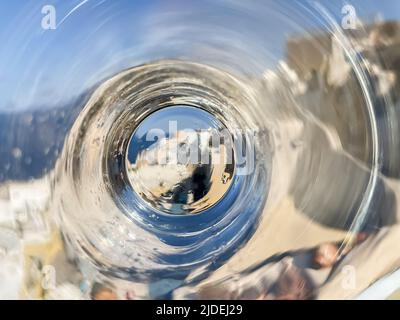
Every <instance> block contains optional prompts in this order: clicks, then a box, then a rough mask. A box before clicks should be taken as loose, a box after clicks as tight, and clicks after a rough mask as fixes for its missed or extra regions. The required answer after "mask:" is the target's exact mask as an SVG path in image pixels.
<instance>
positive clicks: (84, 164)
mask: <svg viewBox="0 0 400 320" xmlns="http://www.w3.org/2000/svg"><path fill="white" fill-rule="evenodd" d="M0 42H1V44H2V45H1V49H0V279H1V280H0V298H2V299H158V298H167V299H357V298H359V299H391V298H394V299H396V298H399V297H400V295H399V293H398V291H397V290H398V289H399V288H400V273H399V272H398V271H397V269H398V268H399V266H400V254H398V250H396V249H397V246H398V243H399V240H400V229H399V225H398V218H399V205H398V196H399V195H400V184H399V178H400V165H399V163H400V162H399V161H400V154H399V150H400V139H399V136H400V131H399V130H400V127H399V126H400V102H399V98H400V96H399V92H400V3H399V2H398V1H396V0H388V1H373V0H362V1H361V0H359V1H355V0H352V1H339V0H337V1H306V0H298V1H289V0H288V1H246V2H245V3H244V2H243V1H235V0H220V1H201V2H199V1H173V0H171V1H140V0H137V1H125V0H120V1H110V0H84V1H81V0H76V1H75V0H68V1H55V0H54V1H48V0H43V1H42V0H39V1H33V0H29V1H23V0H18V1H12V2H3V3H1V4H0ZM181 63H183V64H184V65H181ZM185 63H188V64H187V65H186V64H185ZM192 64H193V65H192ZM142 65H144V66H148V68H149V71H146V70H147V69H146V68H147V67H144V68H141V67H139V68H137V67H138V66H142ZM203 66H204V69H203ZM207 68H209V69H207ZM171 70H172V71H171ZM176 70H177V71H176ZM182 70H184V71H182ZM150 74H151V77H152V78H149V79H150V80H148V82H145V80H146V79H147V77H149V75H150ZM182 74H183V75H182ZM142 79H145V80H142ZM163 79H167V80H165V82H166V83H167V84H166V87H165V88H164V87H163V90H166V92H168V94H175V93H176V91H179V90H178V89H174V87H173V86H172V85H171V86H170V87H168V81H170V82H171V83H174V84H176V87H175V88H180V87H179V85H182V83H183V84H187V83H189V84H190V83H192V84H196V85H197V84H199V83H201V84H202V85H204V89H202V90H205V91H204V92H207V90H208V89H209V90H210V92H211V91H216V92H219V93H221V95H223V98H221V101H224V102H226V104H227V105H228V102H229V103H230V104H229V105H232V106H233V107H232V108H231V111H229V110H228V111H226V112H227V114H229V116H226V119H230V120H229V121H232V122H233V123H234V124H236V123H237V124H238V126H239V125H243V126H246V125H247V126H248V127H251V128H253V129H256V131H257V134H256V135H257V136H256V137H257V138H258V140H257V141H260V142H259V144H257V149H256V151H257V154H258V155H259V156H257V161H256V164H258V165H257V168H258V169H257V170H256V171H255V172H254V173H252V174H251V176H249V179H250V178H251V179H252V180H251V181H253V182H252V183H253V184H252V185H251V188H250V190H260V191H259V192H254V193H255V195H254V196H253V198H249V197H250V195H249V194H248V193H245V191H243V190H241V189H240V187H239V186H240V183H239V182H238V187H237V190H238V191H237V192H238V196H237V197H238V198H240V199H242V202H240V201H237V202H232V204H231V206H229V210H228V209H225V207H222V208H220V207H219V208H218V210H219V213H218V215H216V216H215V219H217V217H218V221H222V222H223V227H221V230H219V229H218V230H214V229H210V228H211V227H210V225H211V224H212V222H213V223H216V222H215V221H216V220H212V219H214V218H213V217H212V215H210V218H208V216H204V215H205V214H206V213H204V214H203V217H205V218H204V220H201V218H199V219H200V220H193V219H196V218H195V217H185V219H186V220H182V222H179V224H177V225H179V228H182V230H180V229H179V232H178V231H176V229H178V227H177V228H176V229H174V228H172V227H171V228H170V224H171V225H174V224H175V223H176V222H175V221H176V220H172V218H171V219H169V218H168V219H166V220H163V218H162V217H161V218H159V219H158V218H157V219H158V220H157V219H156V218H154V220H148V221H147V220H146V221H147V222H148V224H147V225H146V226H144V225H142V217H140V218H137V217H139V216H140V212H139V211H140V210H141V209H140V208H139V209H137V208H135V209H132V208H131V207H128V205H126V206H125V204H124V205H121V204H120V202H119V201H120V200H121V199H122V200H121V201H122V202H123V200H124V199H128V198H129V196H127V195H126V192H128V191H129V190H128V189H129V188H128V189H126V188H120V189H118V190H117V189H115V190H117V191H115V190H114V189H113V190H114V191H113V192H111V191H109V190H108V189H107V188H105V187H104V185H105V184H106V183H105V182H104V181H102V179H103V178H102V177H103V176H104V175H106V176H107V175H108V174H109V173H108V172H101V171H99V170H103V167H101V164H100V161H103V159H105V158H107V157H108V154H107V150H111V151H115V150H114V149H112V147H107V148H108V149H107V148H106V147H104V148H102V145H103V144H104V145H107V144H106V143H105V142H104V141H106V142H107V141H110V145H112V141H111V140H110V139H113V138H115V140H117V138H119V136H117V135H118V132H119V131H118V130H117V129H118V128H115V130H116V131H115V133H114V131H112V130H114V129H113V128H114V127H115V126H114V125H112V124H109V125H108V124H107V121H109V122H114V121H113V120H115V123H117V124H118V123H119V122H118V121H119V119H123V117H126V119H128V118H129V114H128V113H127V112H125V111H124V110H122V109H121V110H120V109H119V108H117V107H115V105H112V103H111V102H115V101H117V100H118V101H120V102H121V101H122V102H126V103H127V105H129V106H131V107H129V108H128V109H129V110H134V109H135V103H138V102H137V101H140V98H143V97H142V96H140V94H142V95H144V94H145V91H141V90H142V89H141V88H142V87H141V86H144V87H145V88H146V87H149V88H151V87H152V85H153V84H157V85H158V84H159V82H160V83H161V81H164V80H163ZM141 81H143V84H142V83H141ZM162 84H163V85H164V82H162ZM153 87H154V88H156V85H153ZM124 90H125V91H124ZM168 90H170V91H168ZM159 92H161V91H159ZM154 94H155V95H156V94H157V90H155V93H154ZM136 95H137V98H136ZM133 96H134V97H135V99H133V98H132V97H133ZM205 96H206V95H205ZM202 97H203V96H202ZM206 97H207V96H206ZM144 98H146V97H144ZM185 98H186V99H188V97H185ZM155 99H156V98H155ZM182 99H183V98H182ZM205 100H206V99H205ZM135 101H136V102H135ZM160 101H161V100H160ZM183 101H185V100H183ZM187 101H192V100H189V99H188V100H187ZM168 103H170V104H173V99H172V98H171V100H170V101H169V102H168ZM168 103H167V104H168ZM131 108H132V109H131ZM128 109H127V110H128ZM221 110H224V107H221ZM232 110H234V111H232ZM124 112H125V113H124ZM129 112H130V111H129ZM132 112H133V111H132ZM221 112H222V111H221ZM224 112H225V111H224ZM238 114H243V115H244V119H245V120H243V121H242V122H241V121H239V120H237V119H238V118H235V117H238ZM108 117H109V118H108ZM113 117H114V118H113ZM107 119H108V120H107ZM110 119H112V120H110ZM130 119H132V118H130ZM236 120H237V121H236ZM96 121H97V122H96ZM121 121H122V120H121ZM229 121H228V122H229ZM100 122H102V123H103V122H104V123H105V124H104V125H103V124H99V123H100ZM244 123H247V124H244ZM95 124H96V125H95ZM121 126H122V125H121ZM232 126H233V124H232ZM228 127H229V126H228ZM107 128H108V129H107ZM129 128H130V129H127V130H131V132H130V133H132V132H133V128H131V127H129ZM93 137H103V138H104V140H101V139H100V138H99V139H100V140H99V141H100V143H99V146H98V147H91V143H92V142H93V141H94V140H95V138H93ZM88 139H92V140H90V141H89V140H88ZM125 140H126V139H125ZM107 146H108V145H107ZM110 148H111V149H110ZM124 152H125V151H123V152H122V156H125V154H124ZM110 153H112V152H110ZM261 155H262V156H261ZM122 156H121V157H122ZM79 159H80V160H79ZM107 159H108V158H107ZM104 161H105V160H104ZM101 163H103V162H101ZM95 165H98V166H97V167H96V169H95V167H94V166H95ZM264 167H265V168H264ZM76 168H78V169H76ZM99 168H102V169H99ZM92 169H93V170H92ZM96 170H97V171H96ZM85 175H87V176H88V177H87V178H86V180H85V177H84V176H85ZM92 175H98V176H96V177H92ZM89 179H92V180H89ZM107 181H108V180H107ZM110 181H111V184H112V181H114V180H112V179H110ZM249 181H250V180H249ZM249 183H250V182H249ZM110 188H111V187H110ZM111 189H112V188H111ZM127 190H128V191H127ZM98 198H99V199H100V198H101V199H100V200H99V199H98ZM227 199H228V200H229V198H227ZM249 199H250V200H249ZM228 200H226V201H228ZM124 201H125V200H124ZM232 201H233V200H232ZM246 201H247V203H250V205H249V207H250V208H251V209H248V210H245V209H243V208H242V207H241V206H242V205H243V204H244V203H245V202H246ZM124 203H125V202H124ZM231 208H232V209H231ZM235 208H236V209H235ZM128 211H129V212H128ZM210 214H211V213H210ZM136 215H137V216H136ZM241 216H242V217H246V218H240V217H241ZM126 217H128V218H126ZM149 219H150V218H149ZM190 219H192V220H190ZM207 219H208V220H207ZM244 220H246V221H244ZM193 221H197V222H193ZM147 222H146V223H147ZM197 223H199V224H200V225H201V226H204V228H203V229H190V228H194V227H193V225H196V224H197ZM207 223H210V225H207ZM185 226H187V228H189V229H190V232H189V231H188V230H189V229H187V233H185ZM165 230H167V231H165ZM171 230H174V231H171ZM222 230H224V233H221V234H222V235H221V236H219V234H220V233H219V232H222ZM233 230H235V231H233ZM238 230H240V231H238ZM225 231H226V232H225ZM229 231H230V232H229ZM165 232H166V233H167V234H165ZM168 232H174V233H173V234H172V233H171V234H169V233H168ZM204 232H209V240H208V242H207V243H206V241H205V240H204V238H205V236H203V237H201V236H200V235H201V234H202V233H204ZM236 232H237V233H238V234H240V239H239V238H237V239H236V238H235V236H234V233H236ZM193 234H196V235H199V237H198V238H195V237H194V236H193ZM127 235H129V237H130V235H132V236H131V238H129V239H128V238H127V237H128V236H127ZM192 236H193V239H192V238H191V237H192ZM146 243H149V244H148V246H147V244H146ZM150 245H151V246H152V247H150ZM195 249H196V250H197V251H196V250H195ZM193 252H196V253H193ZM210 252H212V253H210ZM143 270H146V272H145V271H143Z"/></svg>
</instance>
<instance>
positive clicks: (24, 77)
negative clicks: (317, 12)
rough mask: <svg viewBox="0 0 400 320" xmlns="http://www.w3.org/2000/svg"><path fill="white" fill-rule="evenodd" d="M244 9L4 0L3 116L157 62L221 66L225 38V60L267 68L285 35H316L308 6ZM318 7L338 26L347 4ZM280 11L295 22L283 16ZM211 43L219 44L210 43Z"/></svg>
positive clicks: (390, 10)
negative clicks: (302, 10)
mask: <svg viewBox="0 0 400 320" xmlns="http://www.w3.org/2000/svg"><path fill="white" fill-rule="evenodd" d="M243 3H244V2H243V1H238V0H221V1H202V2H200V1H161V0H159V1H144V0H143V1H129V0H61V1H56V0H14V1H2V2H1V4H0V43H2V46H1V48H0V111H4V110H7V111H14V110H21V109H27V108H34V107H39V108H40V107H57V106H58V105H63V104H65V103H66V102H67V101H68V100H69V99H71V98H73V97H74V96H77V95H79V94H80V93H82V92H84V91H85V90H87V89H88V88H91V87H92V86H93V85H94V84H96V83H98V82H99V81H101V80H102V79H105V78H107V77H110V76H111V75H113V74H115V73H116V72H117V71H119V70H121V69H123V68H128V67H130V66H134V65H137V64H140V63H144V62H146V61H150V60H154V59H159V58H176V57H178V58H187V59H188V58H190V59H193V60H198V61H202V59H203V58H204V59H205V62H211V63H215V64H219V63H223V61H224V58H225V57H224V54H223V51H224V45H225V44H224V37H225V35H227V36H232V37H234V38H235V41H236V42H235V43H234V44H233V45H232V48H228V47H226V52H227V55H228V53H229V52H232V50H238V52H239V51H240V52H242V53H243V54H248V53H250V56H251V58H252V59H254V60H255V61H259V62H260V63H261V64H260V63H259V66H260V68H261V67H272V66H273V65H274V63H275V62H276V59H278V58H279V57H280V56H281V55H282V54H283V53H284V44H285V39H286V38H287V36H288V35H289V34H291V33H295V32H298V31H299V30H302V28H304V29H307V28H318V22H317V21H315V20H313V19H310V20H307V19H304V16H302V15H301V14H299V15H296V10H297V9H296V6H300V7H301V6H302V4H306V5H307V2H306V1H293V0H286V1H269V2H267V3H265V2H260V1H259V2H255V3H256V4H255V6H254V7H253V9H254V11H252V12H250V11H251V10H250V9H249V6H248V4H249V2H246V5H243ZM321 3H323V4H324V5H325V6H327V8H328V10H329V11H330V12H331V13H332V15H334V16H335V17H336V19H337V20H338V22H339V21H340V19H341V12H340V9H341V7H342V5H343V4H344V3H345V2H344V1H328V0H327V1H321ZM349 3H351V4H352V5H353V6H354V7H355V8H356V10H357V14H358V16H359V17H366V18H368V19H371V18H373V17H374V16H376V15H377V14H378V13H380V14H381V15H382V16H383V17H385V18H387V19H398V18H400V1H396V0H383V1H377V0H376V1H373V0H357V1H356V0H353V1H349ZM48 4H50V5H54V6H55V8H56V14H57V16H56V20H57V23H60V22H61V21H63V19H64V18H65V17H67V18H66V19H65V20H64V21H63V22H62V23H61V24H60V25H58V27H57V29H56V30H43V29H42V27H41V20H42V17H43V14H42V13H41V9H42V7H43V6H44V5H48ZM258 6H259V7H260V9H259V10H258V11H259V12H257V9H258ZM266 8H271V9H270V10H269V9H266ZM285 10H289V11H291V13H292V15H289V14H288V15H287V16H285V14H286V13H285ZM277 12H278V13H279V14H277V15H276V14H274V13H277ZM258 13H259V15H258ZM252 15H254V19H252ZM288 16H290V17H291V19H293V21H290V23H286V22H288V18H287V17H288ZM242 17H244V18H242ZM264 17H265V18H264ZM204 25H207V28H206V29H205V30H204V32H199V31H198V30H201V29H196V27H197V26H204ZM255 30H256V31H257V32H254V31H255ZM229 32H231V33H229ZM254 34H256V37H255V36H254ZM213 37H214V38H216V39H218V41H214V42H213ZM260 39H262V40H263V41H262V43H260V42H261V41H260ZM213 45H215V46H216V47H218V46H219V47H220V48H218V49H217V50H216V51H215V52H213V51H212V50H210V48H211V47H212V46H213ZM228 45H230V43H228ZM245 46H249V48H243V47H245ZM252 46H253V47H252ZM205 48H206V49H207V50H208V51H207V52H205V51H204V50H205ZM221 53H222V54H221ZM244 56H245V55H244ZM262 64H265V66H264V65H262Z"/></svg>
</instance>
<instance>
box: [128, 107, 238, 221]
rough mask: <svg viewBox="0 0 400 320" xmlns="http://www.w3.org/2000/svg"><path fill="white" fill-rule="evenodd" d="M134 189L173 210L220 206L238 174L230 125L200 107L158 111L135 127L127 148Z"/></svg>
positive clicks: (162, 208) (150, 201) (149, 200)
mask: <svg viewBox="0 0 400 320" xmlns="http://www.w3.org/2000/svg"><path fill="white" fill-rule="evenodd" d="M126 160H127V166H126V169H127V175H128V178H129V181H130V183H131V185H132V187H133V189H134V191H135V192H136V193H137V194H138V195H139V196H140V197H141V198H142V199H144V200H145V202H147V203H148V204H150V206H152V207H153V208H156V209H158V210H160V211H162V212H165V213H169V214H196V213H199V212H201V211H203V210H205V209H207V208H210V207H211V206H213V205H214V204H216V203H217V202H218V201H219V200H220V199H221V198H222V197H223V196H224V195H225V193H226V192H227V191H228V189H229V187H230V185H231V183H232V181H233V175H234V168H235V162H234V155H233V142H232V137H231V135H230V133H229V131H228V129H227V128H226V127H225V126H224V125H223V124H222V123H221V122H220V121H219V120H218V119H216V118H215V117H214V116H213V115H211V114H210V113H208V112H206V111H204V110H202V109H200V108H196V107H191V106H171V107H166V108H163V109H161V110H159V111H155V112H154V113H152V114H150V115H149V116H148V117H147V118H146V119H144V120H143V121H142V122H141V123H140V124H139V125H138V127H137V128H136V130H135V132H134V134H133V136H132V138H131V141H130V143H129V146H128V150H127V159H126Z"/></svg>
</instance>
